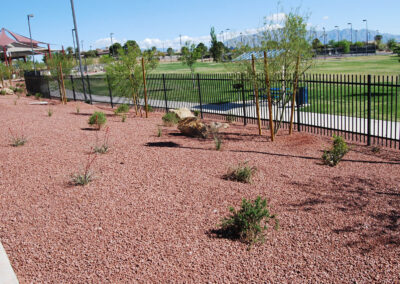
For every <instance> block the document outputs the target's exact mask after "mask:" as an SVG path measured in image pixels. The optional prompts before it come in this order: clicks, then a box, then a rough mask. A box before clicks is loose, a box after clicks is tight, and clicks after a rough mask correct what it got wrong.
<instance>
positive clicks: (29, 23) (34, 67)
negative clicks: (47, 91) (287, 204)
mask: <svg viewBox="0 0 400 284" xmlns="http://www.w3.org/2000/svg"><path fill="white" fill-rule="evenodd" d="M27 17H28V27H29V37H30V38H31V50H32V61H33V70H35V74H36V65H35V57H34V53H33V42H32V33H31V21H30V18H33V14H29V15H27Z"/></svg>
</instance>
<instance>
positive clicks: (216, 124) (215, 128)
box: [208, 122, 229, 132]
mask: <svg viewBox="0 0 400 284" xmlns="http://www.w3.org/2000/svg"><path fill="white" fill-rule="evenodd" d="M228 127H229V124H228V123H221V122H211V123H210V124H209V125H208V128H209V131H211V132H218V131H219V130H220V129H226V128H228Z"/></svg>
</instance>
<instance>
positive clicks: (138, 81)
mask: <svg viewBox="0 0 400 284" xmlns="http://www.w3.org/2000/svg"><path fill="white" fill-rule="evenodd" d="M118 54H119V60H117V61H115V62H113V63H112V64H109V65H108V66H107V67H106V73H107V75H108V77H109V79H110V83H111V86H112V87H113V88H114V89H115V90H116V91H117V92H118V93H119V95H121V96H124V97H128V98H129V97H130V98H132V102H133V104H134V106H135V113H136V115H137V113H138V99H139V89H140V87H141V86H142V84H143V70H142V66H141V63H140V58H141V55H142V54H141V51H140V48H139V46H133V45H127V49H126V50H124V49H123V48H120V49H119V50H118ZM143 58H144V59H145V68H146V70H147V71H151V70H153V69H154V68H155V67H156V66H157V63H158V62H157V61H156V60H155V56H154V54H153V53H152V52H145V53H144V54H143Z"/></svg>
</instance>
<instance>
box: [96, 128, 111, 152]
mask: <svg viewBox="0 0 400 284" xmlns="http://www.w3.org/2000/svg"><path fill="white" fill-rule="evenodd" d="M109 135H110V128H109V127H107V128H106V130H105V131H104V137H103V141H102V142H101V144H100V143H99V137H98V135H97V134H96V145H95V146H94V148H93V152H94V153H98V154H105V153H107V152H108V151H109V150H110V146H109V143H108V139H109Z"/></svg>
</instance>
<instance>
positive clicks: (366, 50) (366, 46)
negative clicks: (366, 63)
mask: <svg viewBox="0 0 400 284" xmlns="http://www.w3.org/2000/svg"><path fill="white" fill-rule="evenodd" d="M363 22H365V27H366V30H367V32H366V34H367V41H366V42H365V52H366V55H368V21H367V20H366V19H364V20H363Z"/></svg>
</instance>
